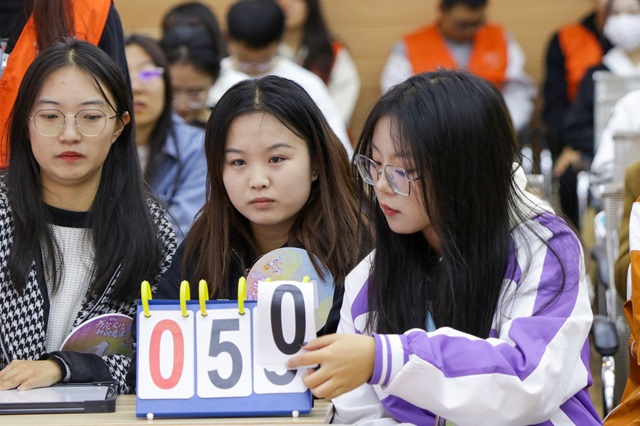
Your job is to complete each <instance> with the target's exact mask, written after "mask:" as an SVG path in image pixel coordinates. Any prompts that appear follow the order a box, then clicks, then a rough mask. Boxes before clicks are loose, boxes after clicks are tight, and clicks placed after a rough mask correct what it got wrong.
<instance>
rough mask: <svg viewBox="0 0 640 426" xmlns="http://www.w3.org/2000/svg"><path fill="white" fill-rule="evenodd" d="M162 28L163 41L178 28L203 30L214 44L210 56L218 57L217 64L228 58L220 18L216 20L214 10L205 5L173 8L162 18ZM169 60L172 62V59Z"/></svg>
mask: <svg viewBox="0 0 640 426" xmlns="http://www.w3.org/2000/svg"><path fill="white" fill-rule="evenodd" d="M161 26H162V39H163V40H166V35H167V33H168V32H170V31H171V30H172V29H174V28H177V27H183V28H184V27H190V28H202V29H204V30H205V31H206V33H207V36H206V38H207V39H208V41H211V42H212V43H213V44H214V46H212V48H211V52H210V54H214V55H215V56H216V58H217V62H220V60H221V59H222V58H224V57H225V56H227V44H226V41H225V39H224V37H223V36H222V31H221V30H220V24H219V23H218V18H216V15H215V14H214V13H213V10H211V8H210V7H209V6H207V5H206V4H204V3H201V2H197V1H190V2H185V3H180V4H179V5H177V6H175V7H172V8H171V9H169V11H167V13H166V14H165V15H164V17H163V18H162V25H161ZM168 41H170V40H168ZM161 44H163V48H164V47H165V46H164V43H161ZM167 56H169V55H167ZM169 60H170V61H171V59H169ZM171 62H173V61H171ZM215 78H217V76H216V77H215Z"/></svg>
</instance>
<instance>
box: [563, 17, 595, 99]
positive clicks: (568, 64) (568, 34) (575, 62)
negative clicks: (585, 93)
mask: <svg viewBox="0 0 640 426" xmlns="http://www.w3.org/2000/svg"><path fill="white" fill-rule="evenodd" d="M558 41H559V42H560V50H562V53H563V54H564V58H565V59H564V68H565V71H566V80H567V96H568V98H569V100H570V101H573V100H574V99H575V98H576V95H577V94H578V87H579V86H580V82H581V81H582V77H584V75H585V73H586V72H587V70H588V69H589V68H591V67H592V66H594V65H597V64H598V63H600V61H601V60H602V54H603V52H602V46H601V45H600V42H599V41H598V39H597V37H596V36H595V35H594V34H593V32H592V31H589V30H588V29H586V28H585V27H584V26H583V25H582V24H580V23H575V24H570V25H567V26H565V27H563V28H561V29H560V31H559V32H558Z"/></svg>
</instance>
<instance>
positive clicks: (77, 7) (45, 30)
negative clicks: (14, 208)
mask: <svg viewBox="0 0 640 426" xmlns="http://www.w3.org/2000/svg"><path fill="white" fill-rule="evenodd" d="M65 36H74V37H76V38H78V39H81V40H86V41H89V42H90V43H91V44H94V45H97V46H98V47H100V48H101V49H102V50H103V51H105V52H106V53H107V54H108V55H109V56H110V57H111V59H113V60H114V62H115V63H116V64H117V65H118V68H119V69H120V70H121V71H122V73H123V76H124V77H125V81H126V82H127V86H128V87H129V88H130V87H131V83H130V80H129V72H128V69H127V60H126V57H125V54H124V35H123V32H122V23H121V21H120V16H119V15H118V12H117V10H116V9H115V6H114V5H113V2H112V0H73V1H72V0H3V1H2V2H1V4H0V47H1V50H0V168H5V167H6V166H7V165H8V161H9V146H8V143H7V137H8V120H9V115H10V113H11V109H12V108H13V103H14V101H15V99H16V95H17V93H18V87H20V82H21V81H22V76H23V75H24V73H25V72H26V70H27V68H28V67H29V65H30V64H31V62H33V60H34V59H35V57H36V56H37V55H38V53H39V52H40V51H41V50H43V49H44V48H46V47H47V46H49V45H50V44H52V43H53V42H55V41H60V40H61V39H62V38H63V37H65Z"/></svg>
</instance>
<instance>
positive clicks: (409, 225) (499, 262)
mask: <svg viewBox="0 0 640 426" xmlns="http://www.w3.org/2000/svg"><path fill="white" fill-rule="evenodd" d="M517 146H518V145H517V143H516V139H515V136H514V131H513V125H512V122H511V119H510V118H509V113H508V111H507V109H506V106H505V103H504V101H503V99H502V97H501V95H500V93H499V92H498V90H497V89H496V88H495V87H493V86H492V85H491V84H490V83H488V82H486V81H485V80H482V79H480V78H479V77H474V76H472V75H470V74H467V73H464V72H460V71H439V72H433V73H425V74H420V75H417V76H415V77H412V78H410V79H409V80H407V81H405V82H403V83H401V84H399V85H397V86H395V87H394V88H392V89H391V90H390V91H389V92H388V93H387V94H386V95H384V96H383V97H382V98H381V99H380V100H379V101H378V103H377V104H376V105H375V106H374V108H373V110H372V112H371V114H370V115H369V118H368V119H367V121H366V124H365V127H364V130H363V133H362V136H361V138H360V141H359V143H358V146H357V148H356V151H357V156H356V158H355V160H354V161H355V164H356V166H357V169H358V171H359V176H360V181H361V183H362V184H363V188H364V191H363V192H364V193H363V194H362V199H363V200H364V201H365V202H366V203H367V204H366V205H367V207H368V208H369V209H370V211H371V212H372V222H373V224H374V228H375V235H376V249H375V251H374V252H373V253H371V255H370V256H369V257H368V258H367V259H365V260H364V261H363V262H362V263H361V264H360V265H358V266H357V267H356V268H355V269H354V270H353V271H352V272H351V273H350V274H349V275H348V276H347V278H346V282H345V294H344V301H343V305H342V311H341V318H340V324H339V326H338V334H335V335H331V336H323V337H321V338H319V339H316V340H315V341H312V342H310V343H309V344H307V345H306V346H304V347H303V349H305V350H307V351H308V352H307V353H305V354H303V355H300V356H298V357H296V358H292V359H291V360H290V362H289V366H290V367H291V368H294V367H298V366H308V365H319V368H317V369H314V370H310V371H309V372H308V373H307V375H306V376H305V379H304V380H305V383H306V384H307V385H308V386H309V387H310V388H311V390H312V391H313V392H314V394H315V395H317V396H319V397H325V398H331V399H333V405H334V408H335V415H334V417H333V421H334V422H336V423H347V424H353V423H356V422H359V421H363V420H371V423H367V424H375V423H376V422H379V424H395V423H396V422H406V423H410V424H419V425H426V424H430V425H431V424H436V425H440V424H445V423H447V424H449V423H448V422H452V423H454V424H474V425H496V424H518V425H525V424H539V423H544V424H547V423H548V424H552V423H553V424H575V425H594V424H601V421H600V419H599V417H598V414H597V413H596V411H595V410H594V408H593V405H592V403H591V400H590V398H589V391H588V386H589V385H590V374H589V343H588V334H589V329H590V326H591V322H592V313H591V307H590V303H589V297H588V290H587V281H586V276H585V273H584V258H583V253H582V248H581V245H580V241H579V240H578V238H577V237H576V235H575V234H574V233H573V231H572V230H571V228H570V227H569V226H567V224H566V223H565V222H564V220H562V219H560V218H559V217H557V216H555V215H554V214H553V213H552V212H551V211H550V209H548V208H547V207H545V205H544V204H543V203H542V202H541V201H540V200H538V199H537V198H535V197H534V196H532V195H530V194H528V193H526V192H525V191H524V186H525V184H526V179H525V177H524V173H523V172H522V170H521V169H520V168H514V165H513V160H514V159H515V158H517V157H518V149H517Z"/></svg>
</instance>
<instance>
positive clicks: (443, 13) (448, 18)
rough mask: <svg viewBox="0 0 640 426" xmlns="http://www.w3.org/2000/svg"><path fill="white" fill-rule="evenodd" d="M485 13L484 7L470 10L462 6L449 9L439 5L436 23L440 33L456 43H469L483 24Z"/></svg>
mask: <svg viewBox="0 0 640 426" xmlns="http://www.w3.org/2000/svg"><path fill="white" fill-rule="evenodd" d="M485 12H486V6H481V7H478V8H475V9H471V8H469V7H467V6H465V5H462V4H458V5H455V6H452V7H450V8H446V7H444V6H442V5H441V6H440V19H439V21H438V28H439V29H440V33H441V34H442V35H443V36H444V37H446V38H448V39H450V40H453V41H456V42H458V43H463V42H466V41H471V40H473V38H474V37H475V35H476V33H477V32H478V30H479V29H480V28H481V27H482V26H483V25H484V23H485V20H486V17H485Z"/></svg>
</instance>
